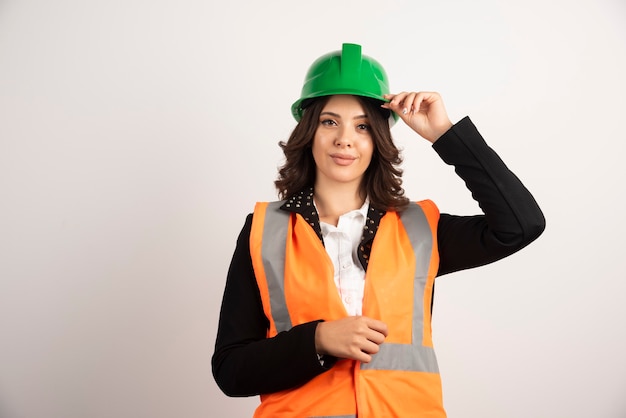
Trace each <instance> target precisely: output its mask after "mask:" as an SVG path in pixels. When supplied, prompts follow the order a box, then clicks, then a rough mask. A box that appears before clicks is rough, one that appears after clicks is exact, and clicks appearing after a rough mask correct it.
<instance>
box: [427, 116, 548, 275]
mask: <svg viewBox="0 0 626 418" xmlns="http://www.w3.org/2000/svg"><path fill="white" fill-rule="evenodd" d="M433 148H434V150H435V151H436V152H437V153H438V154H439V156H440V157H441V158H442V159H443V161H444V162H445V163H446V164H449V165H452V166H454V170H455V171H456V173H457V175H458V176H459V177H460V178H461V179H462V180H463V181H464V182H465V185H466V186H467V188H468V189H469V190H470V192H471V194H472V197H473V198H474V200H476V201H477V202H478V205H479V206H480V208H481V210H482V211H483V213H482V214H479V215H476V216H457V215H450V214H447V213H442V214H441V217H440V220H439V224H438V227H437V239H438V246H439V257H440V265H439V273H438V275H443V274H447V273H450V272H453V271H458V270H463V269H468V268H472V267H477V266H481V265H485V264H488V263H491V262H494V261H496V260H499V259H502V258H504V257H506V256H508V255H511V254H513V253H515V252H516V251H519V250H520V249H522V248H524V247H525V246H527V245H528V244H530V243H531V242H532V241H534V240H535V239H537V237H539V235H541V233H542V232H543V231H544V229H545V218H544V216H543V213H542V211H541V209H540V208H539V205H538V204H537V202H536V201H535V199H534V197H533V196H532V195H531V193H530V192H529V191H528V189H526V187H525V186H524V185H523V184H522V182H521V181H520V180H519V179H518V178H517V176H516V175H515V174H513V172H511V170H509V169H508V167H507V166H506V165H505V163H504V162H503V161H502V159H500V157H499V156H498V155H497V154H496V153H495V151H494V150H493V149H491V148H490V147H489V146H488V145H487V143H486V142H485V140H484V139H483V138H482V136H481V135H480V133H479V132H478V130H477V129H476V127H475V126H474V124H473V123H472V121H471V120H470V119H469V118H468V117H465V118H464V119H462V120H461V121H460V122H458V123H457V124H455V125H454V126H453V127H452V128H451V129H450V130H449V131H448V132H446V133H445V134H444V135H443V136H442V137H441V138H440V139H439V140H437V141H436V142H435V143H434V144H433Z"/></svg>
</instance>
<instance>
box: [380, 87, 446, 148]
mask: <svg viewBox="0 0 626 418" xmlns="http://www.w3.org/2000/svg"><path fill="white" fill-rule="evenodd" d="M384 97H385V99H387V100H389V103H385V104H383V105H382V107H383V108H385V109H389V110H391V111H393V112H396V113H397V114H398V115H399V116H400V118H401V119H402V120H403V121H404V123H406V124H407V125H409V127H410V128H411V129H413V130H414V131H415V132H417V133H418V134H419V135H420V136H422V137H423V138H425V139H427V140H428V141H430V142H432V143H434V142H435V141H436V140H437V139H439V137H440V136H441V135H443V134H444V133H446V131H447V130H448V129H450V128H451V127H452V122H451V121H450V118H449V117H448V112H447V111H446V108H445V106H444V104H443V100H442V99H441V96H440V95H439V93H435V92H402V93H398V94H386V95H385V96H384Z"/></svg>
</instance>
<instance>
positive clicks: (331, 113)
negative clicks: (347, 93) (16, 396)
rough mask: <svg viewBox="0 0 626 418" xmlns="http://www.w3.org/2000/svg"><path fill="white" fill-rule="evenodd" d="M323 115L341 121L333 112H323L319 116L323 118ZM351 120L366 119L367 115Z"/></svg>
mask: <svg viewBox="0 0 626 418" xmlns="http://www.w3.org/2000/svg"><path fill="white" fill-rule="evenodd" d="M323 115H328V116H332V117H334V118H338V119H341V116H340V115H338V114H337V113H334V112H329V111H325V112H322V113H320V116H323ZM353 119H367V115H357V116H355V117H354V118H353Z"/></svg>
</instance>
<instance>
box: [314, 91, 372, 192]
mask: <svg viewBox="0 0 626 418" xmlns="http://www.w3.org/2000/svg"><path fill="white" fill-rule="evenodd" d="M373 152H374V143H373V140H372V136H371V133H370V125H369V120H368V117H367V115H366V114H365V111H364V110H363V107H362V106H361V104H360V102H359V101H358V100H357V99H356V98H355V97H354V96H349V95H337V96H332V97H331V98H330V99H329V100H328V102H327V103H326V105H325V106H324V108H323V109H322V112H321V113H320V117H319V121H318V125H317V130H316V131H315V136H314V138H313V159H314V160H315V165H316V174H317V175H316V179H315V183H316V184H315V187H316V188H317V187H319V186H322V187H323V186H327V185H333V184H335V185H337V184H342V185H343V184H348V183H353V184H354V185H355V186H357V187H358V186H359V185H360V184H361V179H362V178H363V174H364V173H365V170H367V167H368V166H369V164H370V161H371V160H372V154H373Z"/></svg>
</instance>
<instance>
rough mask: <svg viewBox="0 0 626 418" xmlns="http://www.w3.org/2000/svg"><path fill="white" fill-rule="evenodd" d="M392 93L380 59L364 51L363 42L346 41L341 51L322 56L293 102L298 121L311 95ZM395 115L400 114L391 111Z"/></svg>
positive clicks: (380, 95) (376, 96) (379, 95)
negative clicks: (362, 52)
mask: <svg viewBox="0 0 626 418" xmlns="http://www.w3.org/2000/svg"><path fill="white" fill-rule="evenodd" d="M387 93H389V82H388V80H387V73H385V70H384V68H383V66H382V65H380V63H378V61H376V60H374V59H373V58H371V57H368V56H366V55H362V54H361V45H357V44H347V43H345V44H343V45H342V48H341V51H334V52H330V53H328V54H325V55H322V56H321V57H319V58H318V59H317V60H315V62H314V63H313V64H311V66H310V67H309V71H308V72H307V74H306V77H305V79H304V86H302V93H301V95H300V98H299V99H298V100H296V102H295V103H294V104H293V105H292V106H291V113H292V114H293V117H294V118H295V119H296V121H298V122H299V121H300V119H301V118H302V112H303V111H304V109H303V107H302V105H303V103H305V102H306V100H307V99H313V98H316V97H323V96H330V95H334V94H352V95H355V96H363V97H370V98H372V99H377V100H380V101H383V102H388V100H386V99H385V98H384V97H383V95H384V94H387ZM391 114H392V115H393V119H390V121H391V122H395V120H397V118H398V115H396V114H395V113H394V112H391Z"/></svg>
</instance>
